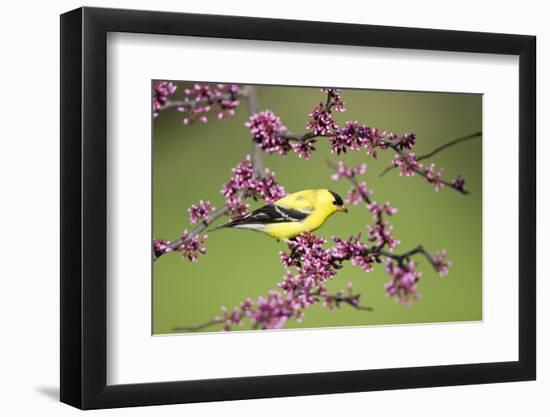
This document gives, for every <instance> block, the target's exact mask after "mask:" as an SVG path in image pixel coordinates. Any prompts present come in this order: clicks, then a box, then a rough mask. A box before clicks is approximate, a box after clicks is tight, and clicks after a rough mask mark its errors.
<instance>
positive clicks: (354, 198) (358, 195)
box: [346, 181, 374, 206]
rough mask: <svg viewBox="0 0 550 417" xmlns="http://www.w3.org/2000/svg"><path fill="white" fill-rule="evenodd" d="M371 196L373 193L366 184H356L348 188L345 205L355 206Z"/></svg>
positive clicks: (362, 182)
mask: <svg viewBox="0 0 550 417" xmlns="http://www.w3.org/2000/svg"><path fill="white" fill-rule="evenodd" d="M373 194H374V192H373V191H372V190H371V189H370V188H368V187H367V184H366V183H365V182H364V181H361V182H358V183H357V185H353V186H352V187H350V189H349V191H348V195H347V198H346V203H348V204H353V205H354V206H356V205H358V204H359V203H361V202H363V201H365V200H367V199H368V198H369V197H370V196H372V195H373Z"/></svg>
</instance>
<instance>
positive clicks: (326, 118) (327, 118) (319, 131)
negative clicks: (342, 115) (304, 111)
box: [306, 103, 338, 136]
mask: <svg viewBox="0 0 550 417" xmlns="http://www.w3.org/2000/svg"><path fill="white" fill-rule="evenodd" d="M309 116H310V117H311V119H310V120H308V122H307V124H306V129H313V132H314V133H315V134H316V135H319V136H325V135H328V134H329V133H333V132H334V131H336V129H338V125H337V124H336V121H335V120H334V119H333V118H332V111H331V110H330V108H327V107H325V105H324V104H323V103H319V105H318V106H317V107H315V108H314V109H313V110H312V111H311V113H309Z"/></svg>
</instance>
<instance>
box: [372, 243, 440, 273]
mask: <svg viewBox="0 0 550 417" xmlns="http://www.w3.org/2000/svg"><path fill="white" fill-rule="evenodd" d="M417 254H420V255H423V256H424V257H425V258H426V259H427V260H428V262H429V263H430V265H431V266H432V267H433V269H435V271H436V272H439V268H438V266H437V264H436V262H435V260H434V258H433V257H432V255H430V253H429V252H428V251H427V250H426V249H424V247H423V246H422V245H418V246H417V247H415V248H413V249H411V250H409V251H407V252H404V253H402V254H396V253H393V252H387V251H384V250H382V251H380V255H382V256H385V257H387V258H391V259H394V260H396V261H397V262H398V263H399V264H400V265H401V266H402V265H403V264H404V262H405V261H406V260H408V259H409V258H410V257H411V256H413V255H417Z"/></svg>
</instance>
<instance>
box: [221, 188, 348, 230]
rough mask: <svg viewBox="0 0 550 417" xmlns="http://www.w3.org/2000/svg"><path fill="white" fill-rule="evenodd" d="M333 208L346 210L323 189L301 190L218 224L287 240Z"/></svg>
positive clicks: (316, 224) (313, 226)
mask: <svg viewBox="0 0 550 417" xmlns="http://www.w3.org/2000/svg"><path fill="white" fill-rule="evenodd" d="M337 211H341V212H347V209H346V208H345V207H344V202H343V201H342V199H341V198H340V196H339V195H338V194H336V193H334V192H332V191H329V190H325V189H318V190H304V191H299V192H296V193H293V194H289V195H287V196H286V197H283V198H281V199H280V200H277V201H276V202H275V203H273V204H268V205H266V206H264V207H261V208H259V209H257V210H254V211H253V212H251V213H248V214H246V215H244V216H242V217H239V218H237V219H233V221H231V222H229V223H227V224H225V225H222V226H220V227H219V228H223V227H232V228H238V229H252V230H256V231H259V232H263V233H265V234H267V235H269V236H271V237H274V238H277V239H282V240H287V239H291V238H293V237H296V236H298V235H299V234H300V233H303V232H312V231H314V230H317V229H318V228H319V227H321V226H322V225H323V223H325V221H326V220H327V219H328V218H329V217H330V216H331V215H332V214H334V213H336V212H337Z"/></svg>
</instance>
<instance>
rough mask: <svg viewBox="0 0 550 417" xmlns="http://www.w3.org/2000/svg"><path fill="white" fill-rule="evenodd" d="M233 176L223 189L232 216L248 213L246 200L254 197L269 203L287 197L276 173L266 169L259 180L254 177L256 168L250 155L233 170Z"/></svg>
mask: <svg viewBox="0 0 550 417" xmlns="http://www.w3.org/2000/svg"><path fill="white" fill-rule="evenodd" d="M231 172H232V173H233V175H232V176H231V178H230V179H229V181H228V182H227V183H225V184H224V185H223V187H222V190H221V192H222V194H223V195H224V196H225V198H226V204H227V207H228V208H229V210H230V212H231V214H232V215H242V214H244V213H246V210H247V209H248V205H247V204H245V203H244V199H245V198H247V197H252V198H254V199H262V200H265V201H266V202H268V203H272V202H274V201H277V200H279V199H280V198H283V197H284V196H285V189H284V187H283V186H282V185H280V184H278V183H277V181H276V179H275V173H273V172H271V171H269V169H267V168H266V169H265V171H264V173H263V175H262V176H261V177H259V178H255V177H254V167H253V165H252V159H251V157H250V155H247V156H246V157H245V159H244V160H243V161H242V162H240V163H239V164H238V165H237V166H236V167H235V168H233V169H232V170H231Z"/></svg>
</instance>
